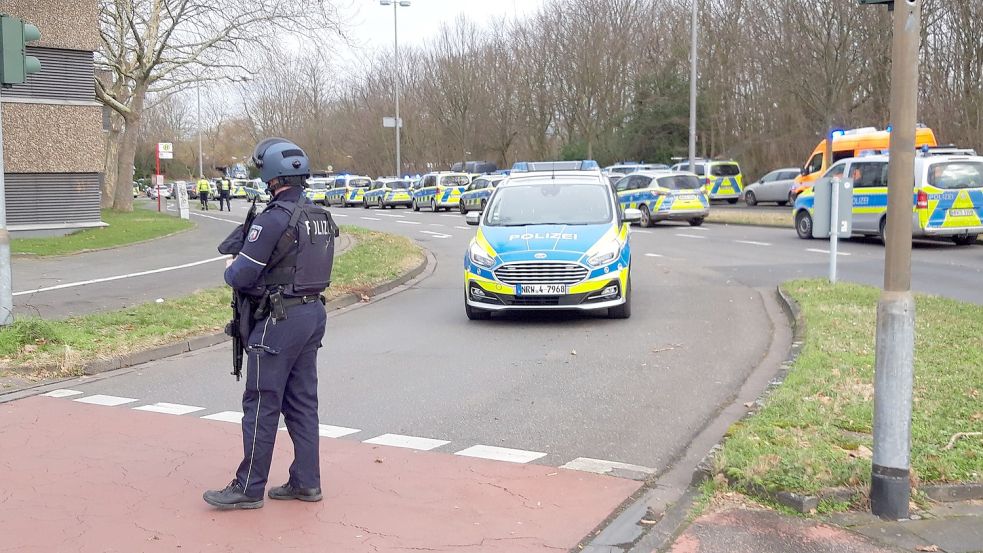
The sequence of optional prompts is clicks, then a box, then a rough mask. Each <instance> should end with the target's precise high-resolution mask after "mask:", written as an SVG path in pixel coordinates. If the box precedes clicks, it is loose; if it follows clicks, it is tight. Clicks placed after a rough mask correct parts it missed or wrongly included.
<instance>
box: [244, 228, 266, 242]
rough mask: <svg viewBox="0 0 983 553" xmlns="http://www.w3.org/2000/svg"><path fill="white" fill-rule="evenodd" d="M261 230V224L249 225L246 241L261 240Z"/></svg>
mask: <svg viewBox="0 0 983 553" xmlns="http://www.w3.org/2000/svg"><path fill="white" fill-rule="evenodd" d="M261 232H263V227H261V226H259V225H253V226H251V227H249V235H248V236H246V241H247V242H255V241H256V240H259V234H260V233H261Z"/></svg>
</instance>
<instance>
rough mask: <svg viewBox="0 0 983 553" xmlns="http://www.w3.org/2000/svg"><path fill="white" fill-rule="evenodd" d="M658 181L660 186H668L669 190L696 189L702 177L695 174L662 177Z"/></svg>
mask: <svg viewBox="0 0 983 553" xmlns="http://www.w3.org/2000/svg"><path fill="white" fill-rule="evenodd" d="M658 183H659V187H660V188H668V189H669V190H696V189H697V188H699V187H700V179H698V178H696V177H694V176H693V175H673V176H671V177H660V178H659V180H658Z"/></svg>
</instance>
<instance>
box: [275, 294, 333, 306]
mask: <svg viewBox="0 0 983 553" xmlns="http://www.w3.org/2000/svg"><path fill="white" fill-rule="evenodd" d="M316 301H319V302H321V304H322V305H324V303H325V301H326V300H325V298H324V296H323V295H321V294H314V295H311V296H291V297H286V298H284V299H283V306H284V307H293V306H295V305H305V304H308V303H314V302H316Z"/></svg>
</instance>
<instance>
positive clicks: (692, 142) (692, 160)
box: [689, 0, 699, 171]
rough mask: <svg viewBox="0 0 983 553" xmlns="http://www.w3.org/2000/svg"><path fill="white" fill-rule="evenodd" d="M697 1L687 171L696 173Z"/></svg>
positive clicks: (692, 54) (691, 71) (695, 7)
mask: <svg viewBox="0 0 983 553" xmlns="http://www.w3.org/2000/svg"><path fill="white" fill-rule="evenodd" d="M697 1H698V0H693V41H692V44H691V45H690V76H689V170H690V171H696V167H695V165H696V76H697V70H696V67H697V60H698V57H699V56H698V54H697V50H696V49H697V46H698V45H699V42H698V39H697V35H696V18H697V17H698V15H699V8H698V6H697Z"/></svg>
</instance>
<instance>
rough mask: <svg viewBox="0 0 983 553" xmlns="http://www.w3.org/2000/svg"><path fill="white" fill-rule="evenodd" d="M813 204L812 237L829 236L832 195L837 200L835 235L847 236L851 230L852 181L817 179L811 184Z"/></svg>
mask: <svg viewBox="0 0 983 553" xmlns="http://www.w3.org/2000/svg"><path fill="white" fill-rule="evenodd" d="M834 187H835V190H834ZM813 192H814V193H815V198H816V199H815V204H813V210H812V237H813V238H829V237H830V234H831V232H830V226H831V224H832V223H833V221H832V212H833V196H834V195H835V196H836V200H837V210H836V211H837V213H836V223H835V227H836V229H837V233H836V235H837V236H838V237H840V238H849V237H850V234H851V233H852V232H853V182H852V181H850V180H847V179H840V178H836V179H819V180H818V181H816V184H815V186H813Z"/></svg>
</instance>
